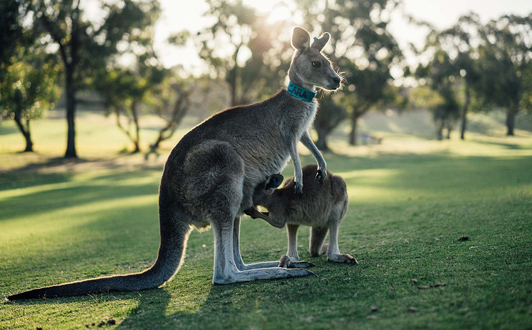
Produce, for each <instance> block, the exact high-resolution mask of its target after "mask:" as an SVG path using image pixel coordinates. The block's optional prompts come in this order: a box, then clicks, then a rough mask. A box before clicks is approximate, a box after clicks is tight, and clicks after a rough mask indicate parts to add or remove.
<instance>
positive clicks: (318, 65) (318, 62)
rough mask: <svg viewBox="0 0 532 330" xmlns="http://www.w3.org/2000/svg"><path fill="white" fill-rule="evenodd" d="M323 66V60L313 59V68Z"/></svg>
mask: <svg viewBox="0 0 532 330" xmlns="http://www.w3.org/2000/svg"><path fill="white" fill-rule="evenodd" d="M320 66H321V62H320V61H312V67H313V68H319V67H320Z"/></svg>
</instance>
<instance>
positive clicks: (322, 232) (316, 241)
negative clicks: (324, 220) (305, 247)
mask: <svg viewBox="0 0 532 330" xmlns="http://www.w3.org/2000/svg"><path fill="white" fill-rule="evenodd" d="M328 231H329V228H327V227H311V228H310V246H309V252H310V255H311V256H312V257H318V256H320V255H322V254H324V253H325V251H323V249H322V246H323V242H324V241H325V237H327V232H328Z"/></svg>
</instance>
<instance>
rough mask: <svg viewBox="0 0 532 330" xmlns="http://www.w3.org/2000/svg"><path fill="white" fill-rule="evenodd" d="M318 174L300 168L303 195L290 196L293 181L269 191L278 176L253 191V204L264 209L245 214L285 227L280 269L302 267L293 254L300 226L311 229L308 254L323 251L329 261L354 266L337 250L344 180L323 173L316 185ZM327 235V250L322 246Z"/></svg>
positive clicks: (315, 170) (314, 169)
mask: <svg viewBox="0 0 532 330" xmlns="http://www.w3.org/2000/svg"><path fill="white" fill-rule="evenodd" d="M317 173H318V167H317V166H316V165H307V166H305V167H303V187H304V188H303V195H301V196H300V195H297V194H295V193H294V185H295V183H294V178H290V179H288V180H287V181H286V182H285V184H284V186H283V188H281V189H276V190H273V189H272V188H273V187H275V185H274V184H272V183H271V182H272V180H276V181H277V182H281V181H282V176H281V175H279V174H277V175H272V176H271V177H270V178H268V180H266V181H265V182H264V183H263V184H261V185H259V186H257V188H256V189H255V193H254V197H253V202H254V204H255V205H261V206H264V207H266V208H267V209H268V213H261V212H259V211H258V210H257V209H256V208H252V209H250V210H247V211H246V213H247V214H249V215H250V216H252V217H253V218H262V219H264V220H266V221H267V222H268V223H270V224H271V225H273V226H275V227H282V226H284V224H287V229H288V230H287V231H288V252H287V256H288V258H289V262H288V261H287V258H285V257H283V258H281V261H280V263H279V265H280V266H283V265H284V266H288V267H294V266H296V267H303V266H302V265H303V264H302V262H299V255H298V253H297V230H298V228H299V226H300V225H306V226H311V229H310V247H309V250H310V255H311V256H313V257H316V256H318V255H321V254H323V253H325V252H327V259H328V260H329V261H331V262H342V263H348V264H357V261H356V259H355V258H353V257H352V256H350V255H348V254H341V253H340V250H339V248H338V228H339V226H340V223H341V221H342V219H343V218H344V216H345V214H346V212H347V208H348V197H347V190H346V184H345V181H344V180H343V179H342V178H341V177H340V176H338V175H333V174H331V173H330V172H328V171H327V176H326V177H325V178H324V180H323V182H322V183H321V184H320V183H319V182H318V181H316V180H315V177H316V175H317ZM327 232H330V234H329V239H330V241H329V245H328V248H327V247H326V246H325V248H324V245H323V242H324V240H325V237H326V236H327Z"/></svg>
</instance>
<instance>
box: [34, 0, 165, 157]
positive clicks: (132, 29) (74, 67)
mask: <svg viewBox="0 0 532 330" xmlns="http://www.w3.org/2000/svg"><path fill="white" fill-rule="evenodd" d="M30 4H31V5H30V9H31V13H32V16H28V18H29V19H32V20H33V21H32V23H33V27H34V29H41V30H43V31H45V32H46V33H47V37H46V38H43V39H42V40H41V41H42V42H44V43H47V42H49V43H53V44H55V45H57V47H58V48H57V53H58V54H59V56H60V58H61V60H62V62H63V66H64V73H65V95H66V108H67V123H68V133H67V148H66V152H65V157H67V158H77V151H76V142H75V137H76V130H75V112H76V99H75V97H76V92H77V91H78V90H79V89H80V88H82V87H84V86H86V82H87V78H88V77H91V76H93V75H94V73H95V71H97V70H99V69H101V68H104V67H105V66H106V61H107V60H108V58H109V57H110V56H111V55H113V54H115V53H117V52H118V48H119V46H120V44H121V42H125V41H126V40H127V39H128V38H129V39H130V40H131V39H137V38H138V39H137V40H134V41H138V40H141V36H142V30H143V28H144V24H145V23H146V20H147V19H146V17H151V15H154V14H157V13H158V8H159V5H158V1H157V0H145V1H133V0H122V1H118V2H117V1H109V2H104V3H102V6H101V8H102V10H101V16H100V17H98V18H97V19H98V20H100V21H99V22H96V21H91V20H90V19H89V18H88V17H87V16H86V15H85V12H84V9H83V7H82V6H81V1H80V0H37V1H33V2H31V3H30Z"/></svg>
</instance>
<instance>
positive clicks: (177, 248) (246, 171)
mask: <svg viewBox="0 0 532 330" xmlns="http://www.w3.org/2000/svg"><path fill="white" fill-rule="evenodd" d="M302 37H305V38H306V40H307V41H306V42H305V43H299V45H298V48H297V50H296V52H295V55H294V57H293V59H292V64H291V67H290V71H289V76H290V78H291V79H292V81H293V82H294V83H295V84H297V85H299V86H301V87H304V88H306V89H309V90H314V89H315V87H321V88H325V89H329V90H332V89H336V88H338V87H339V85H340V78H339V76H338V75H337V74H336V72H334V70H333V69H332V67H331V64H330V62H329V61H328V60H327V59H326V58H325V57H324V56H323V55H322V54H321V53H320V50H318V49H316V48H311V47H310V46H309V39H310V36H309V35H308V33H307V32H306V31H304V30H303V29H300V28H296V29H294V34H293V40H295V39H297V38H299V39H298V40H301V38H302ZM311 61H320V62H321V63H323V65H322V66H321V67H320V68H314V67H313V66H312V63H311ZM316 108H317V104H316V101H313V102H306V101H302V100H299V99H296V98H294V97H292V96H291V95H289V94H288V93H287V92H286V91H285V90H281V91H279V92H278V93H277V94H276V95H274V96H273V97H271V98H269V99H267V100H265V101H263V102H260V103H256V104H252V105H248V106H239V107H234V108H231V109H227V110H224V111H222V112H220V113H218V114H215V115H213V116H212V117H210V118H209V119H207V120H206V121H204V122H203V123H201V124H199V125H198V126H196V127H195V128H193V129H192V130H191V131H190V132H188V133H187V134H186V135H185V136H184V137H183V138H182V139H181V141H179V143H178V144H177V146H176V147H175V148H174V149H173V150H172V152H171V154H170V156H169V157H168V160H167V162H166V165H165V168H164V173H163V176H162V179H161V184H160V189H159V219H160V234H161V244H160V247H159V253H158V256H157V260H156V262H155V264H154V265H153V266H152V267H151V268H150V269H148V270H146V271H144V272H142V273H138V274H130V275H121V276H111V277H106V278H98V279H91V280H86V281H80V282H74V283H68V284H63V285H58V286H52V287H45V288H40V289H36V290H31V291H27V292H23V293H20V294H15V295H12V296H10V297H8V299H10V300H14V299H29V298H38V297H56V296H72V295H81V294H88V293H99V292H107V291H129V290H140V289H149V288H156V287H158V286H160V285H162V284H163V283H165V282H166V281H168V280H170V279H171V278H172V277H173V276H174V274H175V273H176V272H177V271H178V269H179V266H180V265H181V263H182V262H183V258H184V253H185V248H186V241H187V238H188V234H189V232H190V228H191V226H193V227H195V228H197V229H204V228H206V227H208V226H209V225H211V226H212V228H213V232H214V243H215V244H214V245H215V255H214V275H213V282H214V283H216V284H229V283H237V282H245V281H253V280H258V279H278V278H290V277H297V276H307V275H311V274H312V273H311V272H309V271H307V270H304V269H284V268H279V267H266V266H265V265H266V264H264V263H258V264H252V265H245V264H244V263H243V261H242V258H241V256H240V250H239V227H240V216H241V215H242V213H243V210H245V209H248V208H250V207H252V206H253V202H252V197H253V191H254V188H255V187H256V186H257V185H258V184H259V183H261V182H263V181H264V180H266V179H267V178H268V177H269V176H270V175H272V174H274V173H279V172H280V171H281V170H282V169H283V167H284V166H285V165H286V162H287V161H288V158H289V157H291V158H292V161H293V163H294V169H295V177H296V180H297V184H296V186H295V189H297V190H298V191H301V190H302V174H301V164H300V161H299V156H298V154H297V143H298V141H299V140H300V139H302V137H304V138H303V142H304V144H305V145H307V147H310V148H311V150H312V152H313V154H314V155H315V157H316V158H317V160H318V164H319V165H320V166H321V168H320V170H321V171H322V172H323V173H325V170H326V163H325V161H324V160H323V157H322V156H321V154H319V152H317V149H316V148H315V146H314V145H313V144H312V141H309V140H308V137H307V135H306V134H307V133H306V132H307V129H308V127H309V126H310V124H311V123H312V121H313V119H314V116H315V114H316Z"/></svg>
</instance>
